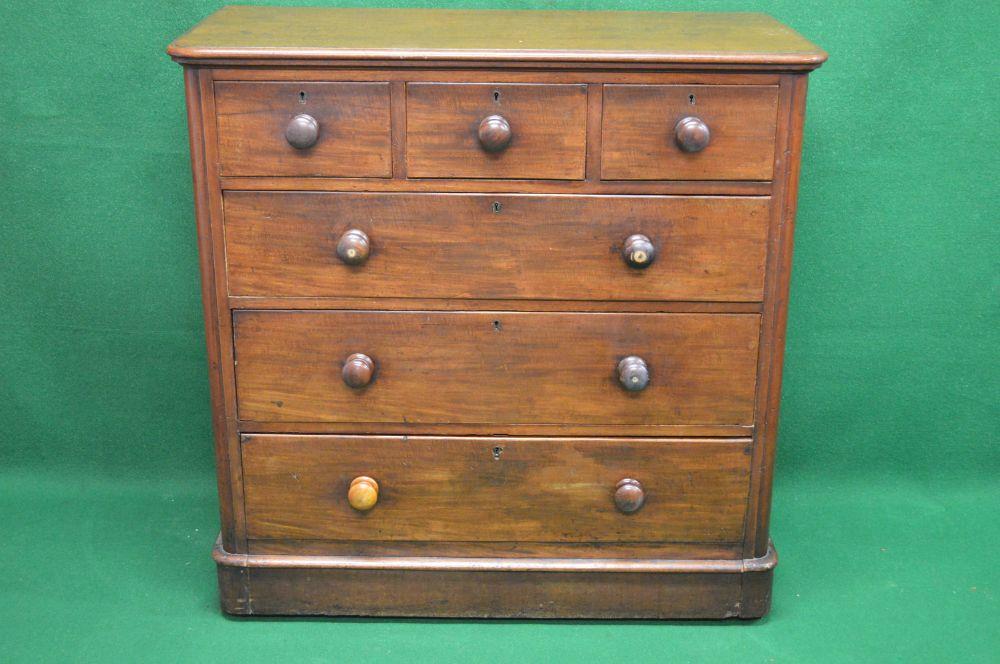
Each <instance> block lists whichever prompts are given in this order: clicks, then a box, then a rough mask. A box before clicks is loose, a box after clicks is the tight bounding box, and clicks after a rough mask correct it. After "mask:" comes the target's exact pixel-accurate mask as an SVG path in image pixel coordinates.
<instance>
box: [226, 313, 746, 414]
mask: <svg viewBox="0 0 1000 664" xmlns="http://www.w3.org/2000/svg"><path fill="white" fill-rule="evenodd" d="M233 316H234V325H235V335H236V358H237V366H236V380H237V393H238V402H239V406H238V408H239V413H240V419H243V420H257V421H289V422H301V421H319V422H386V423H392V422H411V423H428V424H432V423H461V422H480V423H484V422H485V423H494V424H497V425H504V424H518V423H522V424H533V423H550V424H560V423H566V424H573V423H579V424H604V425H613V424H622V425H625V424H750V423H752V422H753V397H754V389H755V375H756V362H757V341H758V333H759V317H758V316H757V315H754V314H724V315H719V314H559V313H497V312H492V313H491V312H465V313H451V312H374V311H372V312H356V311H328V312H322V311H315V312H313V311H309V312H304V311H303V312H293V311H285V312H283V311H238V312H235V313H234V315H233ZM352 353H365V354H366V355H369V356H370V357H371V358H372V359H373V360H374V361H375V363H376V366H377V369H376V375H375V378H374V379H373V381H372V383H371V385H369V386H368V387H366V388H364V389H361V390H356V389H352V388H349V387H347V386H346V385H344V383H343V381H342V379H341V367H342V363H343V361H344V358H346V357H348V356H349V355H351V354H352ZM627 355H639V356H641V357H643V358H644V359H645V360H646V362H647V363H648V365H649V367H650V372H651V374H652V379H651V382H650V385H649V387H647V388H646V389H645V390H643V391H642V392H635V393H631V392H626V391H625V390H623V389H622V388H621V387H620V385H619V384H618V379H617V376H616V373H615V368H616V366H617V364H618V361H619V360H620V359H621V358H623V357H625V356H627Z"/></svg>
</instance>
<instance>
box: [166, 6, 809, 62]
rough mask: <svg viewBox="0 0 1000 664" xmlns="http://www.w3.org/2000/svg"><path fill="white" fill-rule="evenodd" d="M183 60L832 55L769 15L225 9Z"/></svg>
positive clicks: (178, 46) (205, 25) (187, 40)
mask: <svg viewBox="0 0 1000 664" xmlns="http://www.w3.org/2000/svg"><path fill="white" fill-rule="evenodd" d="M168 53H170V55H171V56H173V57H174V58H180V59H198V60H202V61H204V60H211V59H229V60H233V61H239V60H244V59H251V60H253V59H269V60H275V59H277V60H281V59H286V60H294V61H296V62H297V63H298V64H300V65H301V64H308V63H309V62H310V61H316V60H319V61H323V60H349V59H352V58H353V59H359V60H382V59H384V60H390V61H402V62H406V61H415V62H417V63H421V61H425V60H427V59H438V60H449V59H450V60H457V61H482V60H498V61H505V62H512V61H513V62H531V63H544V62H558V63H565V62H581V63H587V62H599V63H625V64H630V65H632V64H635V63H655V64H660V65H670V64H675V65H684V66H687V67H690V66H691V65H713V64H720V65H725V66H727V67H733V66H739V65H747V66H759V67H768V68H772V69H773V68H776V67H786V68H796V69H812V68H814V67H817V66H819V65H820V64H822V63H823V61H824V60H826V53H824V52H823V51H822V50H821V49H819V48H817V47H816V46H815V45H814V44H811V43H810V42H808V41H806V40H805V39H803V38H802V37H801V36H800V35H799V34H798V33H796V32H795V31H793V30H791V29H789V28H787V27H786V26H784V25H782V24H781V23H779V22H777V21H775V20H774V19H773V18H771V17H770V16H766V15H764V14H720V13H713V14H707V13H706V14H698V13H667V12H567V11H549V12H540V11H486V12H484V11H467V10H424V9H392V10H387V9H318V8H276V7H226V8H224V9H222V10H220V11H218V12H216V13H215V14H213V15H212V16H210V17H209V18H208V19H206V20H205V21H203V22H202V23H200V24H199V25H198V26H197V27H195V28H194V29H193V30H191V31H189V32H188V33H187V34H185V35H183V36H182V37H180V38H178V39H177V40H175V41H174V43H172V44H171V45H170V47H169V49H168Z"/></svg>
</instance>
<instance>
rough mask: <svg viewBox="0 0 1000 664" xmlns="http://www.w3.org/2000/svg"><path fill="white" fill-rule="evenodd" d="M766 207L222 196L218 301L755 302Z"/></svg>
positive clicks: (749, 201) (715, 201)
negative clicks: (351, 243)
mask: <svg viewBox="0 0 1000 664" xmlns="http://www.w3.org/2000/svg"><path fill="white" fill-rule="evenodd" d="M769 202H770V201H769V199H767V198H721V197H716V198H651V197H624V196H622V197H596V196H594V197H591V196H586V197H579V196H551V197H549V196H510V195H493V196H485V195H467V196H466V195H429V194H426V195H421V194H414V195H405V194H343V193H336V194H334V193H331V194H320V193H315V194H313V193H277V192H275V193H262V192H227V193H226V195H225V203H226V258H227V264H228V270H229V288H230V293H231V294H232V295H237V296H293V297H303V296H306V297H324V296H326V297H330V296H334V297H335V296H349V297H381V296H386V295H392V296H394V297H418V298H461V299H476V298H482V299H493V298H500V299H547V300H558V299H563V300H566V299H575V300H579V299H593V300H647V301H649V300H682V301H683V300H699V301H712V302H726V301H728V302H751V301H759V300H760V299H761V298H762V296H763V275H764V260H765V255H766V254H765V241H766V236H767V228H768V225H767V217H768V214H769ZM497 206H499V208H498V207H497ZM349 229H359V230H361V231H363V232H364V233H365V234H366V235H367V236H368V237H369V238H370V240H371V242H372V248H371V254H370V257H369V258H368V260H367V261H366V262H365V263H364V264H363V265H362V266H353V265H347V264H345V263H344V262H343V261H342V260H340V259H338V256H337V244H338V241H339V240H340V238H341V236H342V234H343V233H344V232H346V231H347V230H349ZM634 233H642V234H645V235H647V236H649V238H650V239H652V241H653V243H654V245H655V246H656V247H657V253H658V257H657V259H656V261H655V262H654V263H653V264H652V265H651V266H650V267H649V268H646V269H644V270H636V269H633V268H630V267H628V265H627V264H626V263H625V261H624V259H623V258H622V255H621V248H622V243H623V242H624V240H625V239H626V238H627V237H629V236H630V235H632V234H634Z"/></svg>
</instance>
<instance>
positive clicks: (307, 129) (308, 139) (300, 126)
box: [285, 113, 319, 150]
mask: <svg viewBox="0 0 1000 664" xmlns="http://www.w3.org/2000/svg"><path fill="white" fill-rule="evenodd" d="M285 140H286V141H288V144H289V145H291V146H292V147H293V148H295V149H296V150H305V149H307V148H311V147H312V146H314V145H316V141H317V140H319V122H317V121H316V118H314V117H313V116H311V115H307V114H305V113H300V114H299V115H296V116H295V117H294V118H292V119H291V121H290V122H289V123H288V126H287V127H285Z"/></svg>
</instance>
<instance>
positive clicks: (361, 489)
mask: <svg viewBox="0 0 1000 664" xmlns="http://www.w3.org/2000/svg"><path fill="white" fill-rule="evenodd" d="M347 502H348V503H350V504H351V507H353V508H354V509H356V510H357V511H359V512H367V511H368V510H370V509H371V508H373V507H375V503H377V502H378V482H376V481H375V480H373V479H372V478H370V477H366V476H365V475H362V476H361V477H355V478H354V479H353V480H351V486H350V488H348V489H347Z"/></svg>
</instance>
